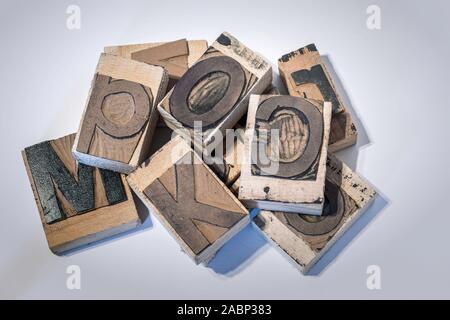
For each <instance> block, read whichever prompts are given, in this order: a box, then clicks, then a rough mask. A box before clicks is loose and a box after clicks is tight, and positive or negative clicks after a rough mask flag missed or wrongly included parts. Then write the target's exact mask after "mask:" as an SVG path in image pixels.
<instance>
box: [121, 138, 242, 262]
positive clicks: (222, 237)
mask: <svg viewBox="0 0 450 320" xmlns="http://www.w3.org/2000/svg"><path fill="white" fill-rule="evenodd" d="M127 180H128V183H129V185H130V187H131V188H132V189H133V190H134V191H135V192H136V194H137V195H138V196H139V197H140V198H141V200H142V201H143V202H144V203H145V204H146V205H147V206H148V207H149V209H150V211H151V212H152V213H153V214H155V215H156V216H157V217H158V218H159V220H160V221H161V223H162V224H163V225H164V226H165V227H166V228H167V229H168V230H169V231H170V232H171V234H172V235H173V237H174V238H175V239H176V240H177V242H178V243H179V244H180V246H181V248H182V249H183V251H184V252H186V253H187V254H188V255H189V256H190V257H191V258H192V259H193V260H194V261H195V263H197V264H198V263H202V262H207V261H209V260H210V259H211V258H212V257H213V256H214V254H215V253H216V252H217V251H218V250H219V249H220V248H221V247H222V246H223V245H224V244H225V243H226V242H227V241H228V240H229V239H230V238H231V237H233V236H234V235H235V234H236V233H237V232H239V231H240V230H241V229H243V228H244V227H245V226H246V225H247V224H248V223H249V222H250V217H249V214H248V212H247V210H246V209H245V207H244V206H243V205H242V204H241V203H240V202H239V200H238V199H237V198H236V197H235V196H234V195H233V194H232V193H231V191H230V190H228V188H227V187H226V186H225V185H224V184H223V183H222V181H220V179H219V178H218V177H217V176H216V175H215V174H214V173H213V172H212V171H211V169H210V168H209V167H208V166H207V165H206V164H205V163H204V162H203V161H202V160H201V158H200V157H199V156H198V155H197V154H196V153H195V152H194V151H193V150H192V149H191V148H190V146H189V145H188V144H187V143H186V142H185V141H184V140H183V138H181V137H180V136H177V137H175V138H174V139H172V140H171V141H170V142H168V143H167V144H166V145H165V146H164V147H162V148H161V149H160V150H159V151H157V152H156V153H155V154H154V155H153V156H152V157H151V158H150V159H148V160H147V161H145V162H144V164H142V165H141V166H140V167H139V168H138V169H136V171H134V172H132V173H131V174H130V175H129V176H128V177H127Z"/></svg>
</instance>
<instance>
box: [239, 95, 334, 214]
mask: <svg viewBox="0 0 450 320" xmlns="http://www.w3.org/2000/svg"><path fill="white" fill-rule="evenodd" d="M330 119H331V104H330V103H329V102H325V103H323V102H319V101H315V100H308V99H303V98H299V97H292V96H281V95H275V96H270V95H269V96H267V95H265V96H258V95H252V96H251V98H250V103H249V109H248V115H247V127H246V130H245V139H244V155H243V158H242V159H243V160H242V165H241V177H240V186H239V200H241V201H242V202H243V203H244V204H245V205H246V206H248V207H251V208H261V209H266V210H282V211H287V212H294V213H298V212H302V213H306V214H313V215H321V214H322V208H323V205H324V188H325V171H326V170H325V163H326V157H327V148H328V136H329V134H330Z"/></svg>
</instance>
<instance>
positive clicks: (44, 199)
mask: <svg viewBox="0 0 450 320" xmlns="http://www.w3.org/2000/svg"><path fill="white" fill-rule="evenodd" d="M25 154H26V157H27V162H28V166H29V168H30V171H31V174H32V177H33V180H34V185H35V187H36V190H37V193H38V195H39V201H40V204H41V206H42V210H43V214H44V219H45V222H46V223H48V224H51V223H54V222H57V221H61V220H64V219H66V218H67V216H66V213H65V212H64V211H63V210H62V208H61V206H60V203H59V200H58V197H57V195H56V190H55V187H57V188H58V189H59V191H60V192H61V193H62V194H63V196H64V197H65V198H66V199H67V201H68V202H69V203H70V205H71V206H72V207H73V209H74V210H75V211H76V212H77V213H78V214H81V213H85V212H88V211H91V210H94V209H97V208H95V193H94V177H93V173H94V170H95V168H93V167H90V166H86V165H83V164H79V166H78V173H77V178H75V177H73V176H72V175H71V174H70V172H69V170H68V169H67V168H66V167H65V165H64V163H63V162H62V161H61V159H60V158H59V157H58V155H57V154H56V152H55V151H54V150H53V148H52V146H51V144H50V142H48V141H46V142H42V143H40V144H37V145H34V146H32V147H29V148H26V149H25ZM100 173H101V176H102V181H103V184H104V189H105V191H106V196H107V199H108V202H109V204H116V203H119V202H123V201H126V200H127V196H126V194H125V190H124V187H123V184H122V180H121V177H120V174H118V173H115V172H111V171H108V170H100Z"/></svg>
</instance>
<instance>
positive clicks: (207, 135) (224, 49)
mask: <svg viewBox="0 0 450 320" xmlns="http://www.w3.org/2000/svg"><path fill="white" fill-rule="evenodd" d="M271 81H272V69H271V67H270V64H269V63H268V62H267V61H265V60H264V59H263V58H262V57H261V56H259V55H258V54H257V53H255V52H253V51H252V50H250V49H249V48H247V47H246V46H244V45H243V44H242V43H241V42H239V41H238V40H237V39H235V38H234V37H233V36H231V35H230V34H228V33H223V34H221V35H220V36H219V38H218V39H217V40H216V41H215V42H214V43H213V44H212V45H211V46H210V47H209V48H208V49H207V50H206V52H205V53H204V54H203V55H202V56H201V57H200V59H199V60H198V61H197V62H196V63H195V64H194V65H193V66H192V67H191V68H190V69H188V70H187V72H186V73H185V74H184V75H183V76H182V77H181V78H180V79H179V80H178V82H177V83H176V84H175V87H174V88H173V89H172V90H171V91H169V93H168V94H167V95H166V97H164V99H163V100H162V101H161V103H160V104H159V105H158V110H159V112H160V114H161V116H162V118H163V119H164V121H165V122H166V124H167V126H169V127H170V128H171V129H172V130H176V131H177V133H179V134H180V135H181V136H182V137H183V138H185V139H187V140H189V141H192V140H191V139H192V137H193V133H194V131H196V132H195V133H197V134H198V135H197V136H196V139H195V140H194V141H193V142H194V144H195V145H196V146H197V147H206V146H208V147H210V148H214V147H215V146H217V145H218V144H219V143H220V141H221V139H217V138H216V137H219V138H223V137H224V134H225V130H226V129H231V128H232V127H233V126H234V125H235V124H236V123H237V122H238V121H239V119H240V118H242V116H243V115H244V114H245V112H246V111H247V105H248V99H249V97H250V94H260V93H262V92H264V90H265V89H266V88H267V87H268V86H269V85H270V84H271ZM219 133H221V134H222V136H219ZM200 137H201V139H199V138H200Z"/></svg>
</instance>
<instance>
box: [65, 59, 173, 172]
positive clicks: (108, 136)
mask: <svg viewBox="0 0 450 320" xmlns="http://www.w3.org/2000/svg"><path fill="white" fill-rule="evenodd" d="M167 81H168V77H167V73H166V72H165V71H164V69H163V68H162V67H159V66H151V65H148V64H145V63H142V62H137V61H133V60H130V59H125V58H122V57H118V56H114V55H109V54H102V55H101V56H100V60H99V63H98V65H97V69H96V73H95V76H94V80H93V82H92V87H91V91H90V94H89V98H88V102H87V105H86V108H85V111H84V114H83V117H82V119H81V123H80V128H79V131H78V133H77V136H76V139H75V144H74V148H73V153H74V156H75V158H76V159H77V160H78V161H80V162H81V163H84V164H87V165H92V166H95V167H100V168H104V169H109V170H113V171H117V172H122V173H129V172H131V171H132V170H134V169H135V168H136V167H137V166H138V165H139V164H140V163H141V162H142V161H143V160H144V159H145V158H146V157H147V156H148V151H149V147H150V144H151V139H152V135H153V131H154V129H155V126H156V123H157V121H158V118H159V115H158V112H157V110H156V104H157V103H158V102H159V101H160V100H161V98H162V96H163V94H164V92H165V90H166V87H167Z"/></svg>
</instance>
